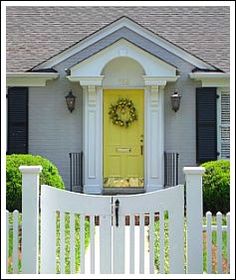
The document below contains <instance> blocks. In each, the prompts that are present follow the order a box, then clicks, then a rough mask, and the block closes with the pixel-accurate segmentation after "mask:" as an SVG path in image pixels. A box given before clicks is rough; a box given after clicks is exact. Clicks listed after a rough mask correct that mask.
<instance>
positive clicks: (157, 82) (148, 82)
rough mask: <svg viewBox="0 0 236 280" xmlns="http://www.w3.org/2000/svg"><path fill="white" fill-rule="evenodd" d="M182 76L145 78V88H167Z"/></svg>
mask: <svg viewBox="0 0 236 280" xmlns="http://www.w3.org/2000/svg"><path fill="white" fill-rule="evenodd" d="M179 77H180V76H175V77H173V76H170V77H155V76H145V75H144V76H143V79H144V84H145V86H165V85H166V83H167V82H176V81H177V79H178V78H179Z"/></svg>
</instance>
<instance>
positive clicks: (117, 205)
mask: <svg viewBox="0 0 236 280" xmlns="http://www.w3.org/2000/svg"><path fill="white" fill-rule="evenodd" d="M119 205H120V201H119V199H117V200H116V201H115V216H116V226H117V227H118V226H119Z"/></svg>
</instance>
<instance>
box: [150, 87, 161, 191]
mask: <svg viewBox="0 0 236 280" xmlns="http://www.w3.org/2000/svg"><path fill="white" fill-rule="evenodd" d="M163 94H164V90H163V86H162V87H160V86H158V85H152V86H146V87H145V186H146V191H148V192H150V191H155V190H158V189H162V188H163V185H164V174H163V172H164V156H163V155H164V96H163Z"/></svg>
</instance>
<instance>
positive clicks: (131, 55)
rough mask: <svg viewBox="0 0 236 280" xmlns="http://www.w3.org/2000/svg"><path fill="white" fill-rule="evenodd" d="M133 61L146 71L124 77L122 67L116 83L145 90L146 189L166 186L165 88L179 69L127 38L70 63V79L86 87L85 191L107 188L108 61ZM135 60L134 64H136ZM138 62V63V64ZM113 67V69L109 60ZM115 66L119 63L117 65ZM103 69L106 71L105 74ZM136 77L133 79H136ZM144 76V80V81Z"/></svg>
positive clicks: (84, 128) (151, 189) (174, 77)
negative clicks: (105, 106)
mask: <svg viewBox="0 0 236 280" xmlns="http://www.w3.org/2000/svg"><path fill="white" fill-rule="evenodd" d="M119 58H120V59H122V60H124V59H125V58H127V64H126V65H128V63H129V62H130V63H131V61H130V60H133V61H135V63H137V65H139V66H138V67H139V70H137V73H140V66H141V67H142V68H143V73H144V75H142V76H139V77H137V81H138V83H139V84H138V86H136V85H135V79H134V76H132V79H130V81H129V76H127V77H126V79H125V83H124V77H123V76H122V71H120V72H119V74H118V75H121V76H120V77H116V76H115V75H116V73H115V74H114V73H113V78H114V76H115V79H114V81H115V83H116V84H115V87H117V88H134V87H139V88H143V89H144V95H145V98H144V103H145V104H144V118H145V120H144V126H145V127H144V151H145V153H144V166H145V167H144V169H145V170H144V180H145V190H146V191H147V192H150V191H154V190H158V189H161V188H163V185H164V87H165V85H166V84H167V82H175V81H176V80H177V78H178V76H176V68H175V67H173V66H172V65H169V64H167V63H166V62H164V61H162V60H160V59H159V58H156V57H154V56H152V55H151V54H149V53H147V52H145V51H144V50H141V49H140V48H138V47H136V46H134V45H132V44H131V43H129V42H127V41H125V40H124V39H122V40H120V41H119V42H117V43H115V44H113V45H112V46H110V47H108V48H106V49H105V50H102V51H101V52H99V53H97V54H96V55H94V56H92V57H90V58H88V59H87V60H85V61H82V62H81V63H79V64H77V65H75V66H73V67H72V68H71V75H70V76H68V79H69V80H70V81H72V82H80V85H81V86H82V87H83V94H84V98H83V102H84V103H83V112H84V115H83V136H84V138H83V153H84V178H83V181H84V192H85V193H90V194H99V193H102V190H103V88H108V86H111V85H110V84H109V85H107V84H106V81H108V80H109V79H107V75H109V73H108V72H107V71H104V69H105V67H106V65H108V64H110V63H111V62H112V61H115V64H116V68H117V59H119ZM131 64H132V63H131ZM133 67H135V66H133ZM107 69H109V71H112V67H111V65H109V68H107ZM114 69H115V67H114ZM103 74H104V75H103ZM131 80H132V82H131ZM140 81H142V83H141V84H140Z"/></svg>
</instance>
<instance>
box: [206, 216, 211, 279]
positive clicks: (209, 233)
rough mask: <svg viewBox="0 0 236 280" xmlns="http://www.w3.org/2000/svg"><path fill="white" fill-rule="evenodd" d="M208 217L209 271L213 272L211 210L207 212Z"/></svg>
mask: <svg viewBox="0 0 236 280" xmlns="http://www.w3.org/2000/svg"><path fill="white" fill-rule="evenodd" d="M206 219H207V273H212V226H211V221H212V214H211V212H210V211H208V212H207V213H206Z"/></svg>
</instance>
